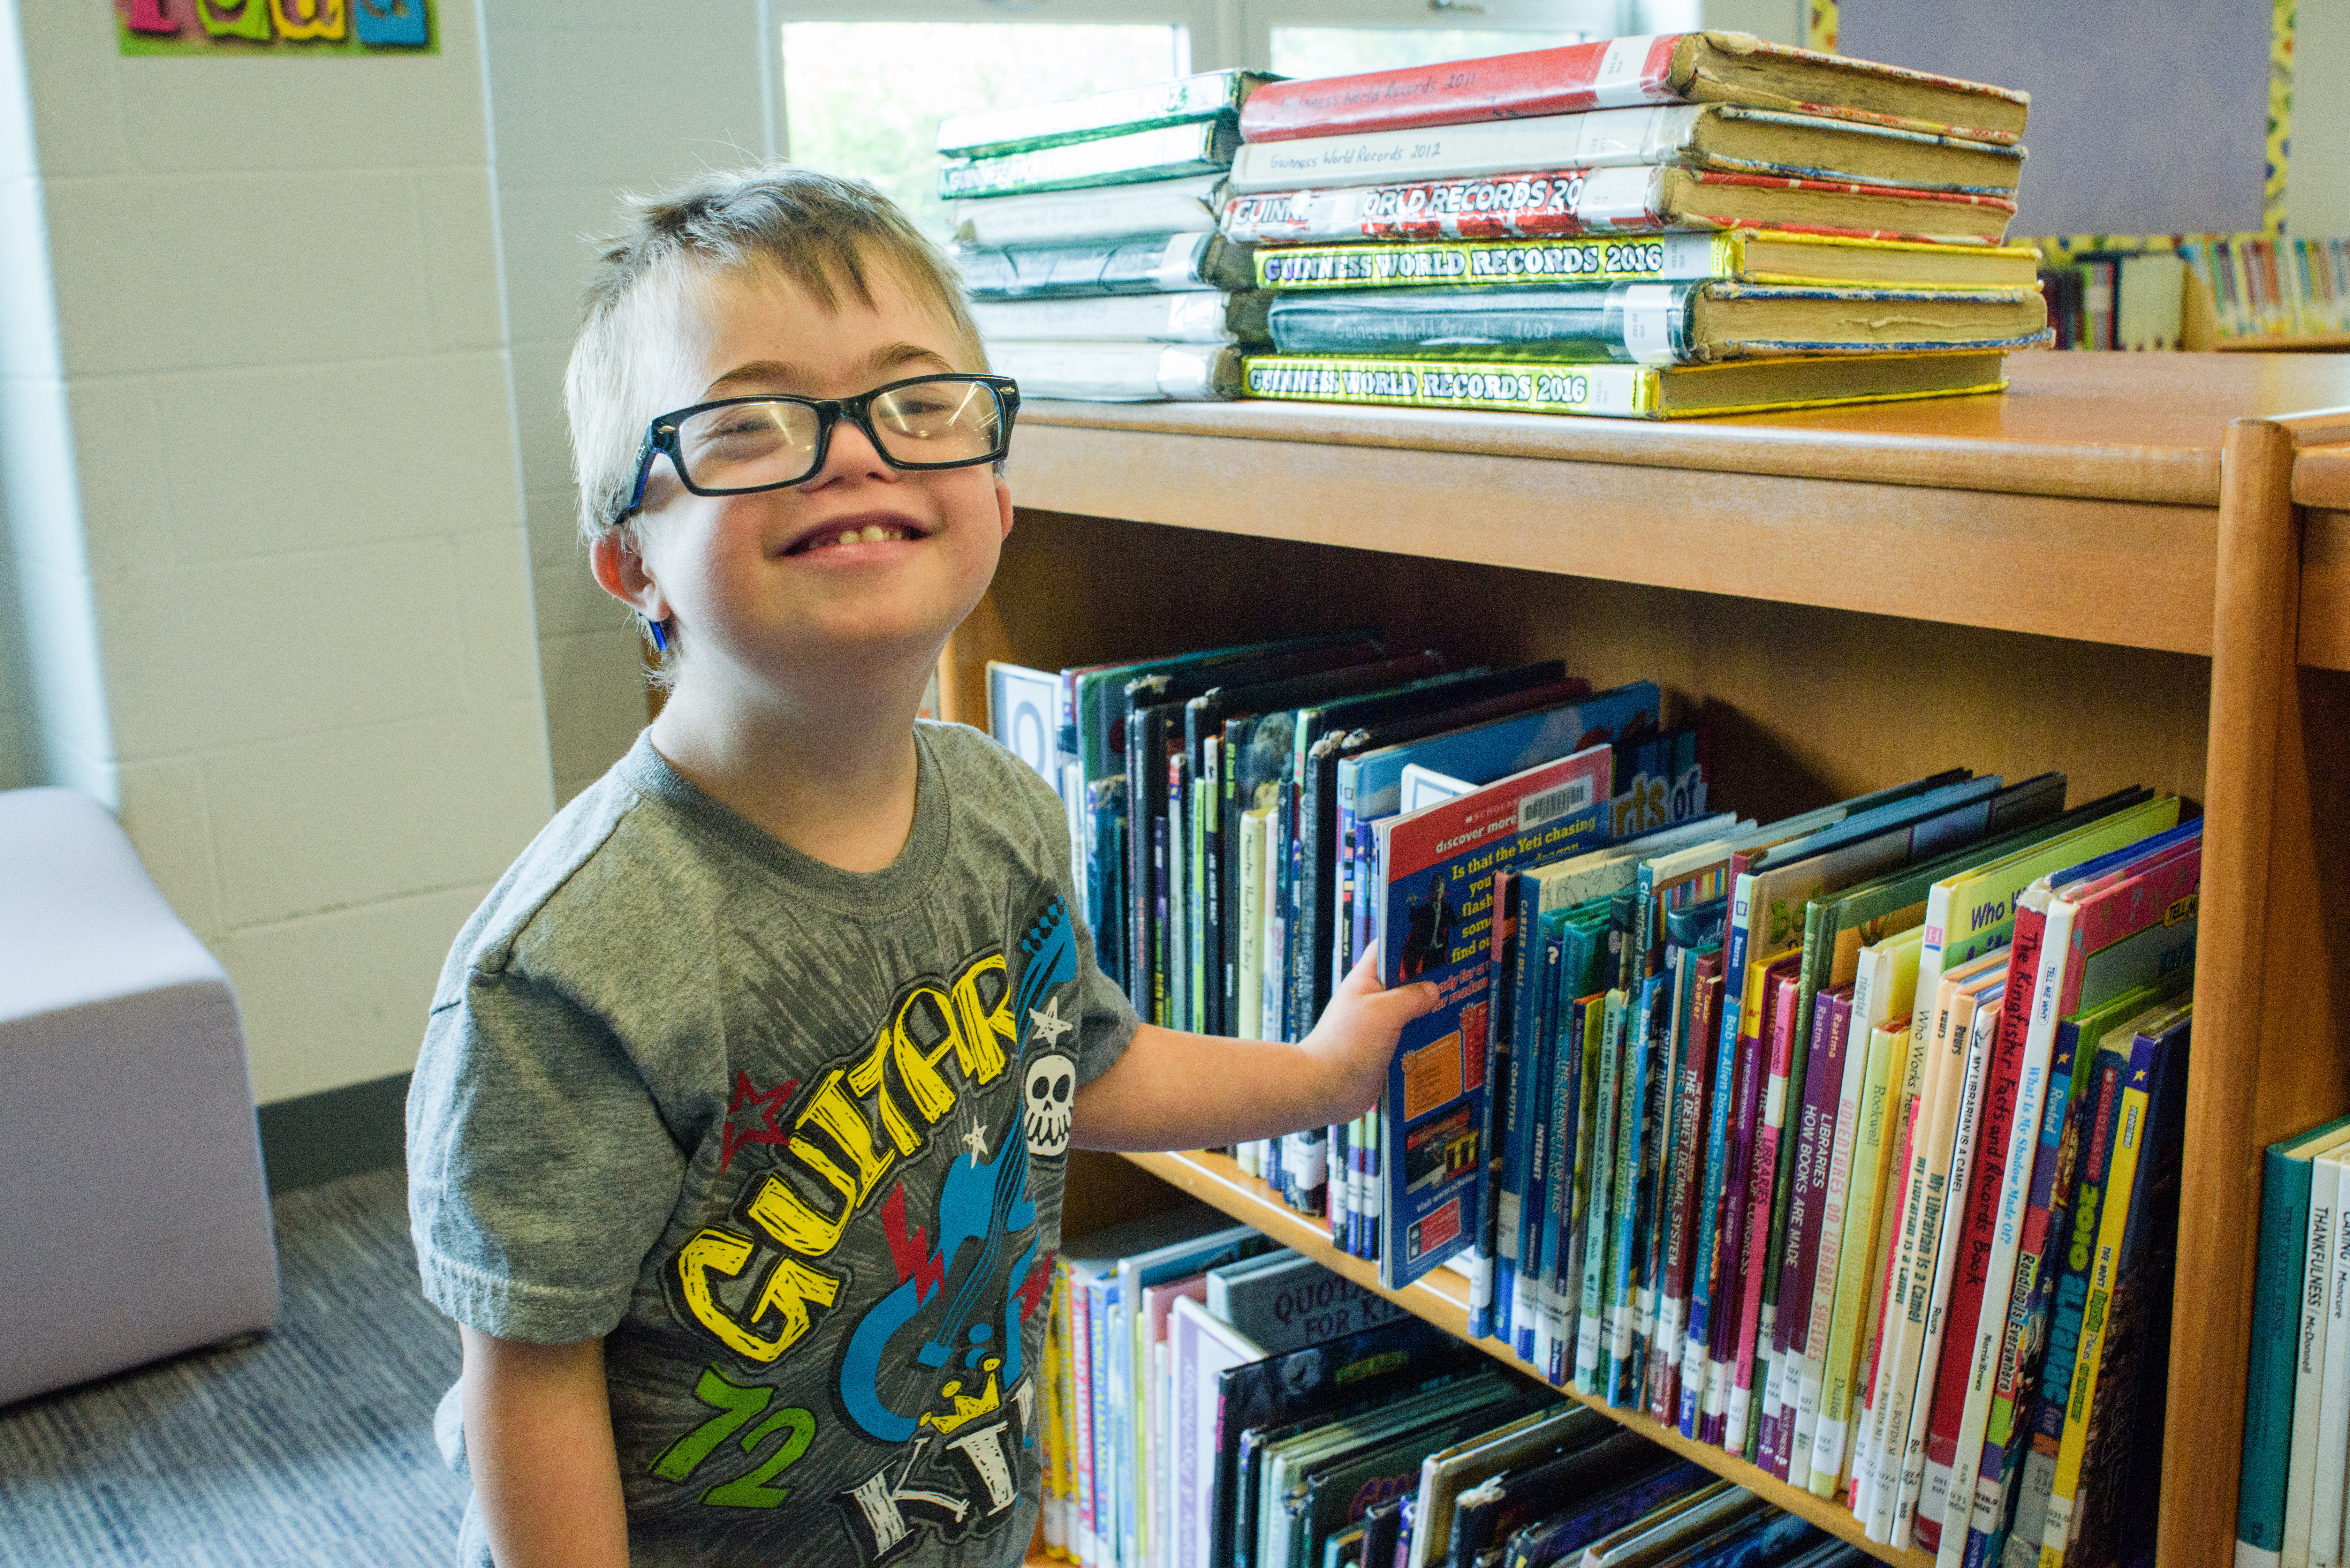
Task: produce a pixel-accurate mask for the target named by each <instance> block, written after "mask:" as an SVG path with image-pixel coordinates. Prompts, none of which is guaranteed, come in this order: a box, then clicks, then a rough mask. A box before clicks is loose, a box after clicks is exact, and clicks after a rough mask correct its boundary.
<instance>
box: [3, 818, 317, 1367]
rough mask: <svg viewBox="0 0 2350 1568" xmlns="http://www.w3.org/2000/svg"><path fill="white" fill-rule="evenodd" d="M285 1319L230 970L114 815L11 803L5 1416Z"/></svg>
mask: <svg viewBox="0 0 2350 1568" xmlns="http://www.w3.org/2000/svg"><path fill="white" fill-rule="evenodd" d="M276 1320H277V1253H276V1245H275V1242H274V1240H273V1237H272V1233H271V1230H270V1220H269V1201H268V1195H267V1193H266V1191H265V1188H264V1185H263V1181H262V1173H261V1153H260V1144H259V1139H258V1135H257V1133H256V1130H255V1119H254V1110H253V1091H252V1085H251V1079H250V1076H249V1075H248V1073H247V1071H246V1066H245V1056H244V1033H243V1032H242V1031H241V1030H240V1029H239V1028H238V1025H237V1013H236V999H235V997H234V995H232V994H231V992H230V991H229V984H228V976H227V974H226V973H225V972H224V971H222V969H221V966H220V965H219V963H218V962H217V961H214V960H213V956H212V954H211V953H209V952H207V951H206V950H204V947H203V943H201V942H199V941H198V940H196V938H195V935H194V933H192V932H191V931H190V930H189V929H187V927H186V926H184V925H182V923H181V921H180V919H179V918H178V917H177V916H176V915H174V914H173V913H172V908H171V906H170V905H169V904H167V903H166V902H164V899H163V896H162V895H161V893H160V892H158V891H157V890H156V888H155V884H154V883H153V881H152V880H151V879H150V878H149V877H148V875H147V871H146V868H145V867H142V866H141V865H140V863H139V857H138V856H137V854H136V853H135V852H133V850H132V849H131V847H130V840H129V839H128V838H126V837H125V836H124V835H123V832H122V829H121V828H120V826H118V825H117V824H116V823H115V820H114V819H113V818H112V817H111V816H109V815H107V813H106V812H105V811H104V810H103V809H101V808H100V807H99V805H96V804H95V803H94V802H92V801H90V800H89V799H88V797H87V796H84V795H81V794H76V793H75V792H73V791H71V790H64V789H20V790H9V791H5V792H0V1405H5V1404H6V1403H8V1402H9V1401H11V1400H15V1399H20V1398H23V1397H26V1396H27V1395H31V1394H36V1393H40V1392H43V1391H45V1390H47V1389H51V1388H57V1387H61V1386H65V1385H67V1384H68V1383H78V1382H80V1381H82V1380H83V1379H85V1378H88V1377H96V1376H101V1375H103V1374H105V1373H109V1372H114V1371H117V1370H120V1368H122V1367H126V1366H136V1365H137V1364H139V1363H140V1362H143V1361H151V1360H153V1359H154V1358H156V1357H157V1356H161V1355H171V1354H172V1353H173V1352H175V1351H181V1350H186V1349H189V1348H191V1347H192V1346H195V1345H206V1344H210V1343H212V1342H213V1341H215V1340H221V1339H227V1338H232V1337H234V1336H236V1335H238V1334H248V1333H253V1332H255V1331H259V1330H265V1329H267V1328H269V1327H270V1326H272V1325H273V1324H275V1323H276Z"/></svg>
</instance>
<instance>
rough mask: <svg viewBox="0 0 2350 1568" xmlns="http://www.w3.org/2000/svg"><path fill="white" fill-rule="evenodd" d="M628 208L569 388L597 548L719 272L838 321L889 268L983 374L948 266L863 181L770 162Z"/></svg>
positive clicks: (583, 318) (595, 285) (586, 515)
mask: <svg viewBox="0 0 2350 1568" xmlns="http://www.w3.org/2000/svg"><path fill="white" fill-rule="evenodd" d="M622 200H623V211H624V213H625V214H626V218H627V223H626V227H625V228H623V229H622V231H621V232H620V233H619V234H615V235H613V236H611V237H610V238H609V239H607V240H605V241H604V242H602V243H601V244H599V245H598V251H597V258H596V269H595V273H594V275H592V276H591V277H590V278H589V280H588V284H587V296H586V298H585V301H584V303H583V306H582V308H581V312H580V321H579V336H578V337H577V339H575V340H574V341H573V343H572V346H571V362H570V365H569V367H568V368H567V370H566V371H565V374H564V379H563V404H564V411H565V413H566V414H567V416H568V417H569V420H570V423H571V467H572V472H573V475H574V477H575V478H576V479H577V482H578V488H579V532H580V535H581V536H582V537H583V538H585V539H586V540H587V541H588V542H589V543H591V544H592V543H593V542H595V540H597V539H598V538H599V537H601V536H602V535H603V533H604V530H605V529H606V528H608V527H609V526H610V525H611V522H612V517H613V514H615V513H617V512H619V510H620V508H621V507H623V506H626V505H627V504H629V490H630V488H631V486H632V485H633V484H634V483H635V481H636V470H635V461H636V456H637V452H638V451H639V448H640V447H641V446H642V444H643V441H644V433H645V426H646V425H647V424H648V423H650V421H652V420H653V419H654V418H655V417H656V416H657V415H659V414H660V413H661V412H662V411H663V410H661V409H659V408H656V407H654V406H653V405H654V404H655V403H656V402H658V401H659V400H660V399H659V396H658V395H657V394H656V392H655V391H654V390H653V389H652V388H653V381H654V378H653V377H652V376H651V375H650V374H648V373H647V372H648V370H649V369H650V366H651V365H652V364H654V363H655V362H657V361H658V359H659V358H660V355H661V354H662V352H663V351H664V349H665V348H668V346H669V345H670V344H671V342H673V341H674V338H675V336H676V333H677V322H678V317H677V314H676V313H677V312H678V311H679V310H681V309H682V308H685V307H688V306H691V303H692V302H693V299H694V295H695V291H696V290H697V289H699V288H700V287H702V285H703V284H704V283H705V282H706V281H707V280H708V279H709V278H710V277H712V276H713V275H721V274H728V273H733V274H738V275H741V274H756V273H760V272H763V271H771V272H773V273H774V274H775V275H780V276H782V277H785V278H788V279H790V280H791V281H792V282H793V283H795V284H797V285H798V286H800V287H801V288H803V289H805V290H806V291H807V293H808V294H809V295H810V296H813V297H814V298H815V299H816V302H817V303H818V304H819V305H822V306H825V308H827V310H829V309H835V308H837V301H838V299H839V296H840V291H842V290H843V289H846V290H847V292H848V293H849V294H851V295H853V296H856V297H857V298H858V299H859V300H862V301H864V302H865V303H866V304H868V305H870V304H871V303H872V302H873V295H872V290H871V288H870V287H869V286H868V283H867V272H868V269H869V268H870V267H872V266H874V265H880V266H884V267H887V268H888V269H889V271H890V272H891V273H892V274H893V275H895V276H896V278H897V279H898V281H899V283H900V284H902V285H903V286H905V287H906V288H907V289H908V290H909V291H910V293H911V294H912V295H913V296H914V297H915V299H916V300H918V301H919V302H920V303H921V304H923V305H926V306H930V307H931V308H932V309H933V310H936V311H937V312H938V314H939V316H940V317H941V319H942V320H943V321H945V322H946V323H947V325H948V326H949V327H951V328H952V329H953V332H954V336H955V338H956V342H955V347H956V348H957V349H958V350H960V352H961V353H962V356H963V357H964V358H965V361H966V365H965V368H967V369H974V370H984V369H987V361H986V355H985V352H984V351H983V349H982V348H981V346H980V340H979V329H978V327H975V326H973V325H972V319H971V312H970V311H969V310H968V309H967V308H965V306H964V305H963V300H962V289H961V287H960V286H958V285H957V283H956V281H955V275H954V270H953V268H952V267H951V266H950V265H948V262H947V260H946V258H945V257H944V256H943V255H941V254H940V253H939V249H938V247H937V246H936V245H934V244H931V242H930V240H929V239H928V238H926V237H925V236H924V235H923V234H922V232H921V231H920V230H919V229H917V228H915V227H914V225H913V224H912V223H910V222H909V221H908V220H907V218H906V215H905V213H901V212H899V210H898V208H897V205H896V203H894V202H891V201H890V200H889V198H888V197H887V196H884V195H883V194H881V192H879V191H876V190H875V189H874V188H873V187H872V186H870V185H868V184H866V183H865V182H862V181H858V180H841V179H837V178H835V177H834V176H832V175H829V174H819V173H817V172H816V171H814V170H812V169H801V168H796V167H795V166H793V165H791V164H788V163H770V164H767V165H765V166H764V167H761V168H754V169H740V170H729V171H713V172H710V173H705V174H701V175H697V176H695V177H694V178H693V179H691V180H689V181H687V182H685V183H684V184H682V185H679V186H676V187H673V188H671V189H670V190H667V191H663V192H659V193H657V194H654V195H650V196H638V195H630V196H627V197H624V198H623V199H622Z"/></svg>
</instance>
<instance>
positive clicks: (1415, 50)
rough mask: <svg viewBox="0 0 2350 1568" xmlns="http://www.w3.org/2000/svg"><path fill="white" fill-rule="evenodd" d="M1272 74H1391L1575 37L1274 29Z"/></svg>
mask: <svg viewBox="0 0 2350 1568" xmlns="http://www.w3.org/2000/svg"><path fill="white" fill-rule="evenodd" d="M1271 32H1272V35H1273V39H1272V52H1273V69H1274V74H1275V75H1277V76H1284V77H1336V76H1350V75H1352V74H1354V73H1355V72H1357V71H1392V70H1399V69H1401V68H1402V67H1406V66H1426V65H1433V64H1435V63H1436V62H1437V61H1439V60H1465V59H1470V58H1472V57H1476V56H1478V55H1504V54H1509V53H1512V52H1513V51H1515V50H1519V49H1552V48H1556V47H1558V46H1559V45H1561V44H1575V43H1580V42H1582V41H1583V39H1584V37H1585V36H1586V35H1584V34H1582V33H1579V32H1535V31H1530V30H1525V29H1521V28H1514V27H1321V26H1302V27H1301V26H1274V27H1273V28H1272V29H1271Z"/></svg>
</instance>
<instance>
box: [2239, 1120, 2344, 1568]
mask: <svg viewBox="0 0 2350 1568" xmlns="http://www.w3.org/2000/svg"><path fill="white" fill-rule="evenodd" d="M2345 1136H2350V1116H2336V1117H2334V1119H2333V1120H2332V1121H2330V1122H2327V1123H2326V1124H2325V1125H2324V1127H2316V1128H2313V1129H2312V1130H2310V1131H2308V1132H2305V1133H2303V1134H2302V1135H2301V1136H2300V1137H2293V1138H2287V1139H2285V1140H2284V1141H2283V1142H2282V1143H2272V1144H2271V1145H2269V1147H2268V1152H2267V1153H2266V1154H2264V1155H2263V1156H2262V1158H2261V1234H2260V1254H2259V1261H2258V1262H2256V1263H2255V1264H2254V1265H2253V1271H2252V1345H2251V1366H2250V1368H2249V1369H2248V1376H2246V1377H2245V1379H2244V1467H2243V1471H2242V1474H2243V1480H2242V1481H2241V1485H2240V1487H2239V1489H2238V1490H2237V1493H2236V1564H2237V1568H2276V1562H2277V1554H2278V1552H2281V1551H2282V1549H2283V1546H2284V1492H2285V1475H2286V1470H2287V1469H2288V1468H2289V1466H2290V1465H2291V1463H2292V1460H2293V1352H2294V1350H2295V1349H2296V1345H2295V1340H2296V1337H2297V1335H2298V1333H2299V1330H2300V1326H2301V1299H2300V1298H2301V1283H2302V1277H2303V1276H2302V1268H2303V1262H2305V1261H2306V1254H2307V1252H2308V1250H2309V1169H2310V1163H2311V1161H2313V1160H2314V1159H2315V1158H2317V1157H2318V1156H2319V1155H2321V1154H2323V1153H2324V1152H2325V1151H2326V1150H2327V1149H2329V1148H2331V1147H2334V1145H2335V1144H2337V1143H2340V1142H2341V1141H2342V1140H2343V1138H2344V1137H2345Z"/></svg>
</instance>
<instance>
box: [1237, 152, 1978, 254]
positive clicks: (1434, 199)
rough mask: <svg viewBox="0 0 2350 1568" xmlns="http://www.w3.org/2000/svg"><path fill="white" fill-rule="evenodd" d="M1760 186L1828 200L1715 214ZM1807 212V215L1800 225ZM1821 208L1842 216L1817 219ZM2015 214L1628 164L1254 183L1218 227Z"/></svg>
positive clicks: (1565, 225) (1891, 220) (1703, 222)
mask: <svg viewBox="0 0 2350 1568" xmlns="http://www.w3.org/2000/svg"><path fill="white" fill-rule="evenodd" d="M1765 191H1787V192H1802V193H1804V194H1803V198H1802V200H1804V202H1820V201H1825V200H1826V199H1830V198H1832V199H1833V200H1832V201H1827V204H1826V205H1825V208H1816V207H1810V206H1807V207H1805V208H1804V209H1803V210H1801V211H1796V212H1790V213H1786V214H1784V215H1780V214H1773V215H1771V216H1769V217H1768V218H1767V219H1766V218H1764V217H1762V216H1760V215H1749V216H1745V217H1740V216H1736V215H1725V214H1733V213H1735V212H1736V210H1737V209H1738V208H1740V207H1741V206H1748V205H1752V203H1753V202H1756V201H1758V200H1763V198H1760V197H1758V196H1757V192H1765ZM1806 213H1808V214H1810V215H1811V217H1812V218H1813V221H1808V222H1807V221H1804V218H1805V215H1806ZM1831 215H1832V216H1835V217H1836V218H1839V219H1842V220H1844V221H1843V222H1841V223H1822V222H1818V221H1816V220H1817V218H1820V217H1826V216H1831ZM2014 215H2015V203H2014V202H2012V201H2009V200H2007V199H2006V198H2005V197H2002V196H1986V195H1978V194H1973V193H1970V192H1950V191H1921V190H1918V189H1916V188H1915V187H1911V186H1894V185H1868V184H1859V183H1854V182H1843V181H1833V180H1814V179H1804V178H1799V177H1792V176H1780V175H1765V174H1747V173H1741V172H1736V171H1730V170H1722V169H1679V168H1673V167H1670V166H1667V165H1659V164H1646V163H1634V164H1628V165H1625V166H1623V167H1619V168H1597V169H1585V168H1555V167H1554V168H1528V169H1525V170H1523V171H1512V172H1509V173H1506V174H1494V175H1490V176H1484V175H1480V176H1475V177H1471V178H1461V179H1425V180H1417V181H1405V182H1399V183H1394V184H1385V185H1337V186H1321V187H1315V188H1310V189H1309V188H1303V187H1301V188H1298V189H1294V190H1282V191H1263V192H1254V193H1250V194H1242V195H1232V196H1228V197H1227V198H1226V199H1225V202H1224V206H1223V211H1222V213H1221V214H1220V216H1219V218H1218V224H1219V226H1220V227H1221V228H1222V231H1223V234H1224V235H1225V237H1226V238H1228V239H1232V240H1243V241H1259V240H1263V241H1270V242H1274V243H1276V244H1296V243H1301V242H1306V241H1314V240H1325V241H1328V240H1373V239H1377V240H1393V239H1434V238H1446V237H1450V238H1461V239H1499V238H1506V237H1512V236H1516V237H1523V238H1539V237H1547V236H1573V235H1579V234H1654V233H1658V232H1659V231H1662V230H1703V229H1735V228H1742V227H1748V226H1751V225H1752V224H1754V223H1758V222H1768V223H1770V225H1771V226H1772V227H1774V228H1782V229H1788V230H1793V231H1796V232H1802V233H1809V234H1836V235H1843V236H1846V237H1849V238H1856V239H1879V240H1957V241H1961V242H1965V243H1973V244H1980V243H1982V242H1985V241H1991V242H1996V241H1997V240H1998V239H1999V238H2000V237H2001V236H2002V234H2005V232H2006V228H2007V223H2008V220H2009V219H2011V218H2012V217H2013V216H2014Z"/></svg>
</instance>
